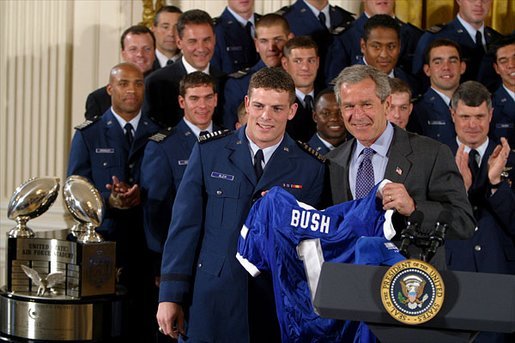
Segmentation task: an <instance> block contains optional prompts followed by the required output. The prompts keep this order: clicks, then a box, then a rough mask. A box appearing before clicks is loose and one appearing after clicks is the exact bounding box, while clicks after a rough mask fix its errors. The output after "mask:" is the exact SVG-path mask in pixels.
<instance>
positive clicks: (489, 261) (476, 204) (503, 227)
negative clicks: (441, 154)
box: [445, 140, 515, 274]
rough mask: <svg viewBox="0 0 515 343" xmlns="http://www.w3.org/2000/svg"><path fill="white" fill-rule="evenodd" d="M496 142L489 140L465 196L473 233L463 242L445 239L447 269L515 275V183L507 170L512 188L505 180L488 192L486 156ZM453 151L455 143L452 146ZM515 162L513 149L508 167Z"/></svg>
mask: <svg viewBox="0 0 515 343" xmlns="http://www.w3.org/2000/svg"><path fill="white" fill-rule="evenodd" d="M495 146H496V143H495V142H494V141H493V140H490V141H489V143H488V147H487V149H486V152H485V154H484V155H483V157H482V161H481V166H480V168H479V176H478V177H477V180H475V181H474V183H473V184H472V186H471V187H470V189H469V192H468V196H469V200H470V202H471V204H472V208H473V211H474V217H475V218H476V220H477V229H476V231H475V232H474V236H473V237H472V238H470V239H467V240H464V241H456V240H447V241H446V243H445V250H446V253H447V265H448V267H449V269H452V270H459V271H470V272H481V273H502V274H515V244H514V238H515V192H514V191H515V188H514V187H515V184H514V183H513V181H514V170H513V169H512V170H511V172H510V178H509V179H510V181H511V187H510V185H509V184H508V183H507V182H504V183H503V184H502V185H501V187H500V188H499V189H498V190H497V191H496V192H495V194H493V195H491V191H490V186H489V181H488V158H489V157H490V155H491V154H492V152H493V150H494V148H495ZM451 149H452V151H453V153H454V154H455V153H456V151H457V150H458V146H457V144H456V143H455V144H454V145H453V146H452V147H451ZM514 165H515V155H514V154H513V152H512V153H511V154H510V156H509V160H508V162H507V167H510V166H511V167H513V166H514Z"/></svg>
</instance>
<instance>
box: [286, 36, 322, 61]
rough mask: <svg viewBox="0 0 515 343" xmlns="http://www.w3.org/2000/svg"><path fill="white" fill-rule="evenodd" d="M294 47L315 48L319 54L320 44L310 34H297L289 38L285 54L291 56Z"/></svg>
mask: <svg viewBox="0 0 515 343" xmlns="http://www.w3.org/2000/svg"><path fill="white" fill-rule="evenodd" d="M293 49H315V53H316V55H317V56H318V45H317V43H315V41H314V40H313V39H311V37H309V36H296V37H293V38H292V39H290V40H288V41H287V42H286V44H285V45H284V48H283V54H284V56H290V54H291V51H292V50H293Z"/></svg>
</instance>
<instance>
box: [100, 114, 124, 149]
mask: <svg viewBox="0 0 515 343" xmlns="http://www.w3.org/2000/svg"><path fill="white" fill-rule="evenodd" d="M102 120H103V121H104V124H105V126H104V127H105V137H106V140H107V143H108V144H109V145H110V146H113V147H117V148H118V147H120V148H123V149H124V150H125V155H127V154H128V152H129V144H128V143H127V141H126V140H125V135H124V132H123V129H122V128H121V127H120V124H118V120H116V118H115V117H114V115H113V112H111V110H109V111H108V112H107V113H105V114H104V115H103V116H102Z"/></svg>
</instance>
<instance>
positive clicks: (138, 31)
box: [120, 25, 156, 50]
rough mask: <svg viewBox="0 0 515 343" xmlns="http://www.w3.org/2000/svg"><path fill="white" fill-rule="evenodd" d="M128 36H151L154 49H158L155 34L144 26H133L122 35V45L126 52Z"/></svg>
mask: <svg viewBox="0 0 515 343" xmlns="http://www.w3.org/2000/svg"><path fill="white" fill-rule="evenodd" d="M128 34H132V35H146V34H149V35H150V37H152V43H154V49H155V48H156V37H154V32H152V31H150V29H149V28H148V27H146V26H144V25H132V26H131V27H129V28H127V29H126V30H125V31H123V33H122V37H121V38H120V45H121V47H122V50H125V37H127V35H128Z"/></svg>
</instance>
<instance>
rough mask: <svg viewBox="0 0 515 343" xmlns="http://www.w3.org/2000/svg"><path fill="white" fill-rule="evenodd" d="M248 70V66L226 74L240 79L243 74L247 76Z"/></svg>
mask: <svg viewBox="0 0 515 343" xmlns="http://www.w3.org/2000/svg"><path fill="white" fill-rule="evenodd" d="M249 72H250V68H245V69H242V70H238V71H235V72H234V73H230V74H228V75H227V76H228V77H230V78H233V79H241V78H242V77H244V76H247V75H248V74H249Z"/></svg>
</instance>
